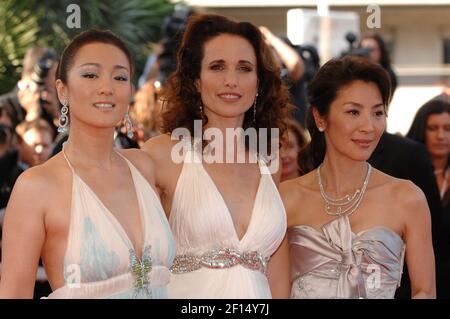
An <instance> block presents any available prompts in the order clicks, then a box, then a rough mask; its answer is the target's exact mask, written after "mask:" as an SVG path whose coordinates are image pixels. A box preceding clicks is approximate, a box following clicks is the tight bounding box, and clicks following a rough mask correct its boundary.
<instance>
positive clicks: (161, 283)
mask: <svg viewBox="0 0 450 319" xmlns="http://www.w3.org/2000/svg"><path fill="white" fill-rule="evenodd" d="M64 155H65V154H64ZM119 155H120V154H119ZM121 156H122V155H121ZM122 157H123V156H122ZM123 158H124V159H125V161H126V163H127V165H128V167H129V169H130V172H131V176H132V179H133V184H134V187H135V191H136V195H137V199H138V203H139V212H140V218H141V225H142V228H143V229H142V236H143V247H142V250H143V251H142V254H141V256H142V257H141V260H139V259H138V258H137V259H136V258H134V259H133V257H134V256H136V254H135V251H134V247H133V244H132V242H131V240H130V239H129V237H128V236H127V234H126V232H125V230H124V229H123V227H122V225H120V223H119V221H118V220H117V219H116V218H115V216H114V215H113V214H112V213H111V212H110V211H109V210H108V209H107V208H106V207H105V206H104V205H103V203H102V202H101V201H100V199H99V198H98V197H97V195H96V194H95V193H94V191H93V190H92V189H91V188H90V187H89V186H88V185H87V184H86V183H85V182H84V181H83V180H82V179H81V178H80V177H79V176H78V175H77V174H76V172H75V170H74V169H73V167H72V165H71V164H70V162H69V160H68V159H67V158H66V160H67V162H68V164H69V166H70V168H71V170H72V174H73V181H72V205H71V216H70V228H69V234H68V240H67V249H66V252H65V257H64V278H65V285H64V286H63V287H60V288H59V289H57V290H55V291H54V292H53V293H51V294H50V295H49V298H167V289H166V286H167V284H168V282H169V280H170V276H171V274H170V271H169V268H170V267H171V265H172V262H173V259H174V257H175V245H174V239H173V237H172V233H171V231H170V227H169V223H168V221H167V218H166V215H165V214H164V211H163V208H162V206H161V202H160V200H159V198H158V196H157V195H156V193H155V192H154V190H153V188H152V187H151V186H150V184H148V182H147V180H146V179H145V178H144V177H143V176H142V175H141V174H140V172H139V171H138V170H137V169H136V168H135V167H134V166H133V164H131V162H129V161H128V160H127V159H126V158H125V157H123ZM145 261H151V269H150V268H148V264H147V268H145V267H143V264H144V262H145ZM138 279H139V280H147V281H148V285H144V284H141V285H139V284H138V282H137V280H138ZM144 283H145V282H144Z"/></svg>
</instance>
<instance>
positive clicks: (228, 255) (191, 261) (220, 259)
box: [170, 248, 269, 275]
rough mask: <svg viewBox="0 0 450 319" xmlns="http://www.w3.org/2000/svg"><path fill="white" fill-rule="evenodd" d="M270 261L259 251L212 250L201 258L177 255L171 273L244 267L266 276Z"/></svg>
mask: <svg viewBox="0 0 450 319" xmlns="http://www.w3.org/2000/svg"><path fill="white" fill-rule="evenodd" d="M268 261H269V258H266V257H263V256H262V255H261V254H260V253H259V252H257V251H246V252H239V251H238V250H236V249H232V248H225V249H217V250H210V251H207V252H205V253H204V254H202V255H200V256H196V255H177V256H176V257H175V260H174V261H173V265H172V267H171V268H170V271H171V272H172V273H174V274H184V273H187V272H191V271H195V270H198V269H200V268H202V267H205V268H212V269H223V268H231V267H234V266H236V265H242V266H244V267H246V268H248V269H251V270H258V271H261V272H262V273H263V274H265V275H266V274H267V263H268Z"/></svg>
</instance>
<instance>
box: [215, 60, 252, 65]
mask: <svg viewBox="0 0 450 319" xmlns="http://www.w3.org/2000/svg"><path fill="white" fill-rule="evenodd" d="M213 63H225V60H223V59H220V60H213V61H211V62H209V64H210V65H211V64H213ZM238 63H245V64H251V65H254V64H253V63H252V62H250V61H248V60H239V62H238Z"/></svg>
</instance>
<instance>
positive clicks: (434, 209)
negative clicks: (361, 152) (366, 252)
mask: <svg viewBox="0 0 450 319" xmlns="http://www.w3.org/2000/svg"><path fill="white" fill-rule="evenodd" d="M369 163H370V164H371V165H372V166H373V167H375V168H377V169H379V170H380V171H382V172H384V173H386V174H388V175H391V176H394V177H397V178H401V179H407V180H410V181H412V182H413V183H414V184H415V185H417V186H418V187H419V188H420V189H422V191H423V192H424V194H425V196H426V198H427V202H428V206H429V208H430V212H431V221H432V235H433V246H434V252H435V256H439V255H440V251H439V247H440V245H439V242H440V239H439V238H440V237H441V236H442V231H441V230H440V225H441V218H442V206H441V201H440V196H439V190H438V187H437V183H436V177H435V176H434V173H433V166H432V164H431V159H430V158H429V156H428V153H427V150H426V148H425V146H424V145H422V144H420V143H417V142H415V141H413V140H410V139H407V138H404V137H401V136H398V135H394V134H390V133H387V132H384V133H383V135H382V136H381V139H380V142H379V143H378V145H377V148H376V149H375V151H374V152H373V154H372V156H371V157H370V159H369ZM395 298H398V299H407V298H411V284H410V280H409V276H408V269H407V267H406V265H405V267H404V269H403V276H402V281H401V286H400V288H399V289H397V292H396V294H395Z"/></svg>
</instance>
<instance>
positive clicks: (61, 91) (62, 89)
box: [55, 79, 69, 104]
mask: <svg viewBox="0 0 450 319" xmlns="http://www.w3.org/2000/svg"><path fill="white" fill-rule="evenodd" d="M55 86H56V92H57V93H58V99H59V102H60V103H61V104H63V102H64V101H68V100H69V91H68V89H67V86H66V85H65V84H64V83H63V82H62V81H61V80H60V79H58V80H56V81H55Z"/></svg>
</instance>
